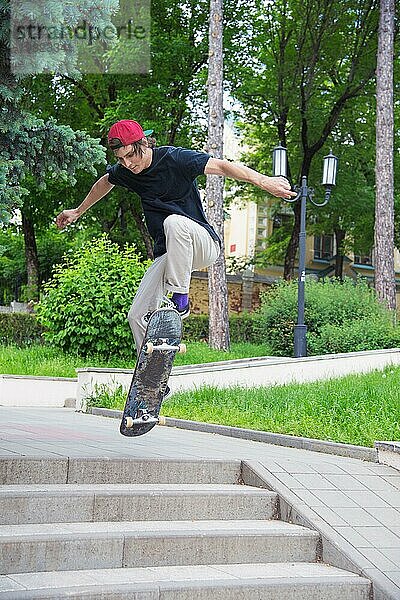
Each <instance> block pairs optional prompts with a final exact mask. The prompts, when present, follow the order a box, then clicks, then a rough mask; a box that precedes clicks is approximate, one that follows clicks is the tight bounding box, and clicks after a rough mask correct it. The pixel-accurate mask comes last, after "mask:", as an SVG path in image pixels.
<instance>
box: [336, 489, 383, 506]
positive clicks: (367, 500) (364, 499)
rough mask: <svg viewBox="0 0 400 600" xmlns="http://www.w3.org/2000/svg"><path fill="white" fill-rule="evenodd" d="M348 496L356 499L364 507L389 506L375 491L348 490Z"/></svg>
mask: <svg viewBox="0 0 400 600" xmlns="http://www.w3.org/2000/svg"><path fill="white" fill-rule="evenodd" d="M346 496H348V497H349V498H351V500H354V502H356V503H357V504H358V505H359V506H361V507H363V508H379V507H381V506H389V505H388V503H387V502H385V500H383V499H382V498H380V497H379V496H378V495H377V494H376V493H375V492H369V491H368V490H366V491H364V492H359V491H346Z"/></svg>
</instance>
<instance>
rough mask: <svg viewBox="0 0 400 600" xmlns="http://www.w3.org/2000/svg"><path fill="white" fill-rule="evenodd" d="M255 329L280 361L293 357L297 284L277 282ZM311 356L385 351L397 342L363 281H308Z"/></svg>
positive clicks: (386, 315) (266, 297)
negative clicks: (281, 357) (282, 357)
mask: <svg viewBox="0 0 400 600" xmlns="http://www.w3.org/2000/svg"><path fill="white" fill-rule="evenodd" d="M258 321H259V323H258V327H259V329H260V331H264V332H265V335H266V336H267V339H268V342H269V343H270V344H271V345H272V347H273V350H274V352H275V353H276V354H277V355H279V356H291V355H292V354H293V336H294V326H295V324H296V321H297V282H296V281H294V282H280V283H279V284H277V285H275V286H273V288H271V290H269V291H268V292H267V293H266V294H265V295H264V296H263V297H262V305H261V308H260V310H259V312H258ZM305 323H306V325H307V329H308V334H307V343H308V350H309V354H326V353H331V352H354V351H358V350H370V349H376V348H387V347H389V346H391V345H393V340H394V339H395V338H396V334H395V329H394V327H393V325H392V320H391V315H390V313H389V312H388V311H387V310H386V309H385V308H384V306H383V305H382V304H380V303H379V301H378V300H377V297H376V294H375V291H374V290H373V289H371V288H370V287H369V286H368V285H367V283H366V282H365V281H362V280H358V281H354V280H352V279H349V278H348V279H345V280H344V281H343V282H341V281H339V280H335V279H329V280H326V281H322V282H321V281H312V280H307V283H306V305H305Z"/></svg>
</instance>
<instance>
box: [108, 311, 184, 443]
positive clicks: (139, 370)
mask: <svg viewBox="0 0 400 600" xmlns="http://www.w3.org/2000/svg"><path fill="white" fill-rule="evenodd" d="M181 339H182V319H181V317H180V315H179V313H178V312H177V311H176V310H174V309H172V308H160V309H158V310H156V311H155V312H154V313H153V314H152V315H151V317H150V319H149V322H148V324H147V329H146V333H145V336H144V340H143V344H142V347H141V349H140V352H139V356H138V359H137V363H136V368H135V372H134V374H133V378H132V383H131V386H130V388H129V392H128V397H127V399H126V403H125V409H124V414H123V416H122V421H121V426H120V432H121V433H122V435H126V436H129V437H133V436H138V435H144V434H145V433H147V432H149V431H150V429H152V428H153V427H154V426H155V425H156V424H157V423H158V421H159V417H158V415H159V413H160V409H161V404H162V401H163V398H164V394H165V390H166V388H167V383H168V378H169V376H170V373H171V369H172V363H173V362H174V358H175V355H176V354H177V352H180V353H183V352H186V346H185V344H181Z"/></svg>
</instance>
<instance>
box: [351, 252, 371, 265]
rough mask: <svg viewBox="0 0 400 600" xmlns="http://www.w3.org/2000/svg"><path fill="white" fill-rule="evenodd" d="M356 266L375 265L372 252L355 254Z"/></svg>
mask: <svg viewBox="0 0 400 600" xmlns="http://www.w3.org/2000/svg"><path fill="white" fill-rule="evenodd" d="M354 264H356V265H371V266H372V265H373V264H374V263H373V259H372V250H371V252H370V253H369V254H355V255H354Z"/></svg>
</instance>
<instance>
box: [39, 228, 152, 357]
mask: <svg viewBox="0 0 400 600" xmlns="http://www.w3.org/2000/svg"><path fill="white" fill-rule="evenodd" d="M147 267H148V263H146V262H145V263H143V262H141V260H140V257H139V256H138V254H137V252H136V249H135V247H134V246H128V245H126V246H125V247H124V248H123V249H122V250H121V249H120V248H119V247H118V245H117V244H114V243H112V242H111V241H110V240H109V239H108V238H107V236H106V235H103V236H102V237H100V238H99V239H97V240H93V241H92V242H91V243H86V244H84V245H83V246H82V247H81V248H79V249H78V250H76V251H74V252H69V253H68V254H67V255H66V256H65V257H64V260H63V262H62V263H61V264H59V265H58V266H57V267H56V269H55V272H54V276H53V278H52V279H51V280H50V281H49V282H48V283H47V284H46V285H45V286H44V292H43V296H42V298H41V301H40V303H39V305H38V308H37V317H38V320H39V322H40V323H41V324H42V325H43V326H44V328H45V330H46V333H45V339H46V340H47V341H48V342H50V343H52V344H54V345H55V346H58V347H59V348H61V349H62V350H65V351H68V350H71V351H73V352H76V353H78V354H80V355H82V356H85V355H88V354H92V355H93V354H98V355H103V356H115V355H119V356H128V357H129V356H133V354H134V344H133V340H132V334H131V331H130V329H129V325H128V321H127V319H126V315H127V313H128V310H129V307H130V305H131V303H132V299H133V296H134V294H135V292H136V289H137V287H138V285H139V283H140V280H141V279H142V277H143V275H144V272H145V270H146V268H147Z"/></svg>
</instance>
